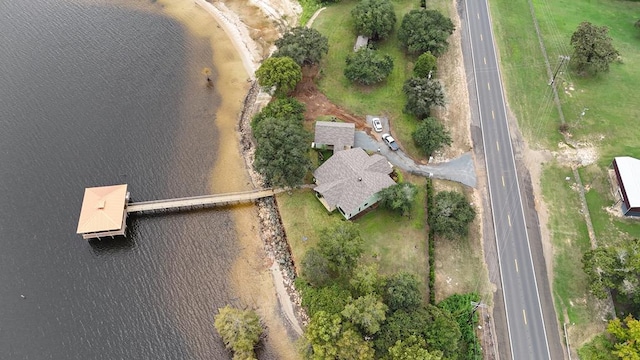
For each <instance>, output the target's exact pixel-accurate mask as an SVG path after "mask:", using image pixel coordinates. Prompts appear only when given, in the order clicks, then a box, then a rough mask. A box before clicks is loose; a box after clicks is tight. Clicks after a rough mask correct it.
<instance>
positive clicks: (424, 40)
mask: <svg viewBox="0 0 640 360" xmlns="http://www.w3.org/2000/svg"><path fill="white" fill-rule="evenodd" d="M453 30H455V26H453V22H451V19H449V18H448V17H446V16H444V15H442V13H440V12H439V11H437V10H427V9H415V10H411V11H409V12H408V13H407V14H406V15H405V16H404V17H403V18H402V23H401V24H400V29H399V30H398V40H400V44H401V45H402V46H403V47H404V48H405V49H406V51H407V52H408V53H410V54H417V55H420V54H422V53H424V52H427V51H430V52H431V53H432V54H433V55H435V56H440V55H442V54H443V53H444V52H445V51H446V50H447V47H448V46H449V43H448V42H447V39H448V38H449V36H450V35H451V34H453Z"/></svg>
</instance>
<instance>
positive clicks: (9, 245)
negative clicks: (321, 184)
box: [0, 0, 273, 360]
mask: <svg viewBox="0 0 640 360" xmlns="http://www.w3.org/2000/svg"><path fill="white" fill-rule="evenodd" d="M136 7H137V8H138V9H133V8H131V7H127V8H125V7H122V6H116V5H113V4H111V5H110V4H109V3H108V2H106V3H105V2H102V3H99V4H98V3H97V2H95V3H94V2H90V1H82V2H79V1H78V2H75V1H70V0H67V1H65V0H58V1H55V0H25V1H0V359H7V360H12V359H226V358H228V353H227V352H226V351H225V349H224V347H223V345H222V343H221V341H220V339H219V338H218V337H217V334H216V333H215V330H214V328H213V324H212V323H213V320H212V319H213V316H214V315H215V313H216V309H217V308H218V307H221V306H224V305H225V304H226V303H228V302H231V303H233V302H234V301H236V300H235V298H234V295H233V294H232V293H231V291H230V284H229V283H228V281H227V278H226V276H225V274H227V273H228V271H229V268H230V266H231V264H232V262H233V260H234V259H233V254H236V253H238V249H237V248H236V245H235V242H234V239H235V233H234V226H233V223H232V220H231V216H230V214H229V212H228V211H227V210H214V211H202V212H191V213H180V214H165V215H160V216H142V217H140V216H139V217H133V218H132V219H131V221H130V226H131V228H130V231H129V238H128V239H127V240H122V239H120V240H116V241H103V242H95V243H93V242H92V243H87V242H86V241H83V240H82V238H81V237H80V236H79V235H76V234H75V229H76V226H77V217H78V213H79V210H80V204H81V201H82V194H83V189H84V188H85V187H87V186H99V185H108V184H118V183H128V184H129V189H130V191H131V194H132V197H133V198H134V200H151V199H157V198H166V197H175V196H190V195H198V194H203V193H206V192H208V189H209V186H208V176H209V173H210V171H211V168H212V166H213V163H214V160H215V154H216V143H217V135H216V133H215V127H214V126H213V122H214V113H215V104H216V101H217V98H216V95H215V93H213V92H207V91H203V90H202V88H200V87H198V86H199V85H198V86H194V83H197V81H196V79H197V78H198V75H199V73H200V69H202V67H203V66H209V67H210V66H211V65H210V64H209V63H207V61H210V59H211V53H210V51H211V50H210V49H209V48H208V46H207V44H204V43H201V42H200V41H199V40H195V39H192V38H190V37H189V35H188V34H187V33H186V32H185V30H184V28H183V27H182V25H181V24H179V23H177V22H176V21H173V20H171V19H168V18H166V17H163V16H162V15H160V14H159V13H158V9H156V8H155V5H153V4H151V3H149V4H145V3H144V2H143V3H141V4H138V5H137V6H136ZM145 7H146V8H148V9H147V10H145ZM21 295H24V296H25V298H22V297H21ZM260 358H264V359H270V358H273V355H272V352H271V350H270V349H269V348H268V347H267V349H263V350H262V351H261V355H260Z"/></svg>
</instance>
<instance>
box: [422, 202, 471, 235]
mask: <svg viewBox="0 0 640 360" xmlns="http://www.w3.org/2000/svg"><path fill="white" fill-rule="evenodd" d="M434 203H435V206H434V207H435V209H433V211H429V226H431V228H432V229H433V231H434V232H435V233H436V234H439V235H444V236H446V237H448V238H453V237H456V236H464V235H467V233H468V231H469V224H470V223H471V222H472V221H473V219H475V217H476V211H475V209H474V208H473V206H472V205H471V204H469V201H468V200H467V198H466V197H465V196H464V194H462V193H459V192H457V191H441V192H439V193H437V194H436V196H435V197H434Z"/></svg>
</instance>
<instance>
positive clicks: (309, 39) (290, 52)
mask: <svg viewBox="0 0 640 360" xmlns="http://www.w3.org/2000/svg"><path fill="white" fill-rule="evenodd" d="M275 44H276V47H277V48H278V50H276V51H275V52H274V53H273V56H287V57H290V58H292V59H293V60H294V61H295V62H296V63H297V64H298V65H300V66H304V65H312V64H316V63H319V62H320V59H322V56H323V55H324V54H326V53H327V52H328V51H329V40H327V38H326V37H325V36H323V35H322V34H320V32H319V31H318V30H316V29H313V28H308V27H306V26H298V27H294V28H292V29H291V30H289V31H288V32H287V33H286V34H284V35H283V36H282V37H281V38H280V39H278V40H276V42H275Z"/></svg>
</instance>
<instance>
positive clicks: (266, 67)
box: [256, 56, 302, 96]
mask: <svg viewBox="0 0 640 360" xmlns="http://www.w3.org/2000/svg"><path fill="white" fill-rule="evenodd" d="M256 78H257V79H258V84H260V86H262V87H263V88H264V89H265V90H266V91H271V89H272V88H273V87H275V92H274V94H275V95H276V96H285V95H287V94H288V93H290V92H291V91H292V90H293V89H295V88H296V85H297V84H298V82H300V80H302V70H301V69H300V65H298V64H296V63H295V61H293V59H291V58H289V57H286V56H284V57H270V58H268V59H267V60H265V61H263V62H262V65H260V67H259V68H258V70H256Z"/></svg>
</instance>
